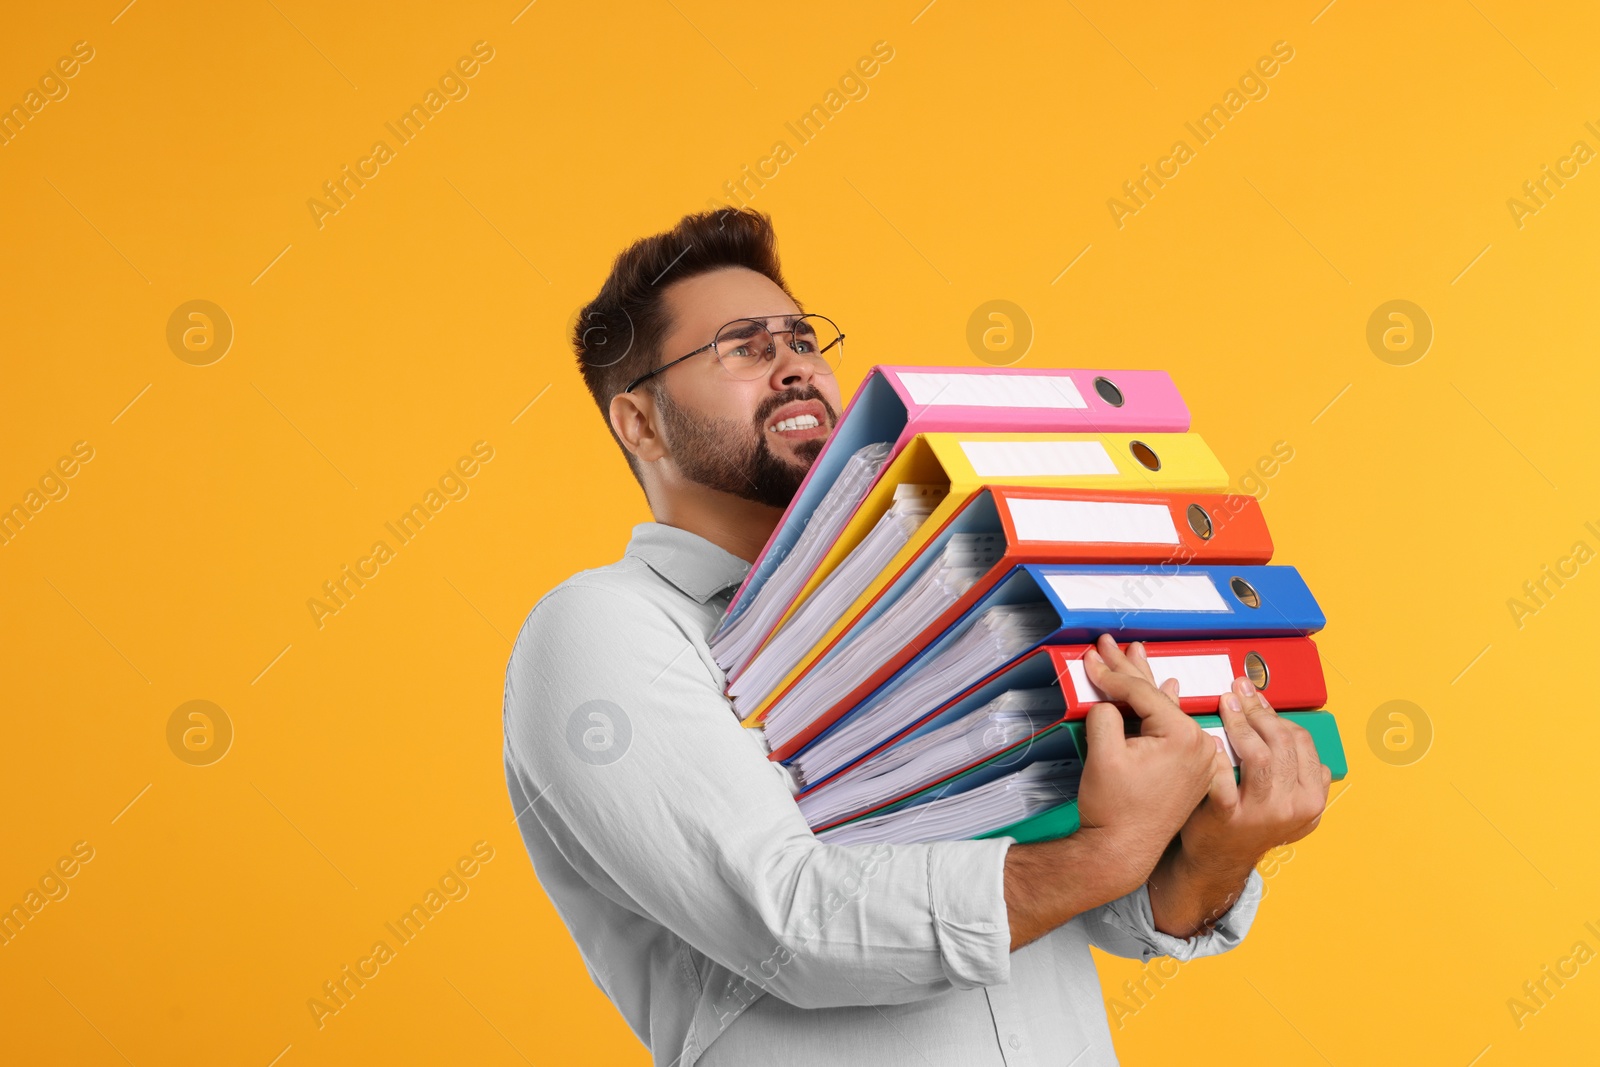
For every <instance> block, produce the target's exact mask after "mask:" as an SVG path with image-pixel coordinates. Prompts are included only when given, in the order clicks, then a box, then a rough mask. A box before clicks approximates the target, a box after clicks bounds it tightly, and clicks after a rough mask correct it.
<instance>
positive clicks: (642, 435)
mask: <svg viewBox="0 0 1600 1067" xmlns="http://www.w3.org/2000/svg"><path fill="white" fill-rule="evenodd" d="M609 414H610V417H611V428H612V429H613V430H615V431H616V434H617V437H618V438H619V439H621V441H622V445H623V447H624V448H626V449H627V450H628V451H629V452H632V453H633V454H634V457H635V458H637V459H638V460H640V461H641V462H644V463H650V462H653V461H655V460H658V459H660V458H661V457H663V456H665V455H666V454H667V449H666V445H665V443H664V442H663V441H662V440H661V431H660V429H659V428H658V427H657V425H656V405H655V399H654V398H653V397H651V396H650V394H649V393H641V392H636V393H618V394H617V395H616V396H614V397H612V398H611V409H610V412H609Z"/></svg>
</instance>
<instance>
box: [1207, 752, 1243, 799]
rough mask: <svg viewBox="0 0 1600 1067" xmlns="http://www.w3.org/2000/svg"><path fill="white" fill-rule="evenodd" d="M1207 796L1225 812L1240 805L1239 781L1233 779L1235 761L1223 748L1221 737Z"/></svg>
mask: <svg viewBox="0 0 1600 1067" xmlns="http://www.w3.org/2000/svg"><path fill="white" fill-rule="evenodd" d="M1206 797H1207V799H1208V800H1210V802H1211V803H1213V804H1215V805H1217V807H1219V808H1220V809H1222V810H1223V811H1224V812H1231V811H1232V810H1233V809H1234V808H1236V807H1238V806H1239V783H1237V782H1235V781H1234V780H1233V761H1232V760H1230V759H1228V754H1227V753H1226V752H1224V751H1223V750H1222V742H1221V740H1220V739H1219V740H1218V741H1217V755H1216V762H1215V764H1214V765H1213V770H1212V772H1211V787H1210V788H1209V789H1208V790H1207V791H1206Z"/></svg>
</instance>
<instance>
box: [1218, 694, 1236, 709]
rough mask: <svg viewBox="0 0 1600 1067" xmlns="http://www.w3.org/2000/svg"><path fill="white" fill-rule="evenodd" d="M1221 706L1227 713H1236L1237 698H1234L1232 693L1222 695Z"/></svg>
mask: <svg viewBox="0 0 1600 1067" xmlns="http://www.w3.org/2000/svg"><path fill="white" fill-rule="evenodd" d="M1222 706H1223V707H1224V708H1226V709H1227V710H1228V711H1238V710H1239V698H1238V697H1236V696H1234V695H1233V694H1232V693H1224V694H1222Z"/></svg>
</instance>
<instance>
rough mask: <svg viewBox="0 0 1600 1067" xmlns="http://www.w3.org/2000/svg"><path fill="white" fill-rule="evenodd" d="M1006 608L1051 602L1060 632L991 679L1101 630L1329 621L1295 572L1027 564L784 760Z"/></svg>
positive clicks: (1187, 632)
mask: <svg viewBox="0 0 1600 1067" xmlns="http://www.w3.org/2000/svg"><path fill="white" fill-rule="evenodd" d="M1008 604H1046V605H1048V606H1049V607H1050V608H1051V609H1053V610H1054V612H1055V614H1056V621H1057V625H1056V627H1055V630H1054V632H1053V633H1051V634H1050V635H1049V636H1047V637H1045V638H1044V640H1042V641H1039V642H1037V643H1036V644H1034V645H1032V646H1030V647H1028V648H1026V649H1023V650H1022V651H1020V652H1019V653H1018V654H1017V655H1016V656H1015V657H1013V658H1012V659H1010V660H1009V661H1007V662H1006V663H1005V664H1003V665H1001V666H1000V667H998V668H996V669H995V671H993V672H991V674H993V673H998V672H999V671H1003V670H1005V669H1007V668H1008V667H1010V666H1012V665H1014V664H1016V663H1017V662H1018V661H1019V660H1021V659H1022V658H1023V657H1025V656H1027V655H1028V654H1029V653H1031V652H1033V651H1035V650H1036V649H1038V648H1040V647H1043V646H1044V645H1066V644H1084V643H1089V642H1093V641H1094V640H1095V639H1097V638H1098V637H1099V636H1100V635H1101V634H1103V633H1109V634H1110V635H1111V636H1112V638H1113V639H1115V640H1116V641H1117V642H1118V643H1122V642H1126V641H1148V640H1156V641H1159V640H1163V639H1166V640H1200V639H1204V638H1223V637H1303V636H1309V635H1310V634H1314V633H1316V632H1317V631H1318V630H1320V629H1322V627H1323V625H1324V624H1325V623H1326V622H1327V619H1326V616H1324V615H1323V613H1322V609H1321V608H1320V607H1318V606H1317V601H1316V598H1315V597H1313V596H1312V595H1311V590H1310V589H1309V588H1308V587H1307V586H1306V583H1305V580H1304V579H1302V578H1301V577H1300V572H1299V571H1297V570H1296V569H1295V568H1293V567H1286V566H1225V565H1222V566H1204V567H1201V566H1180V565H1173V564H1132V565H1125V564H1105V563H1102V564H1087V563H1085V564H1073V563H1067V564H1063V563H1028V564H1023V565H1022V566H1019V567H1015V568H1013V569H1012V571H1011V573H1010V574H1009V575H1007V576H1006V577H1005V578H1004V579H1002V580H1001V581H1000V582H999V584H997V585H996V586H995V587H994V588H993V589H991V590H990V591H989V592H988V594H987V595H985V596H984V597H983V598H982V599H981V600H979V601H978V602H977V603H975V604H973V606H972V607H971V608H969V609H968V610H967V611H966V612H965V613H964V614H962V615H961V616H960V617H959V618H957V619H956V621H955V622H953V623H951V625H950V628H949V629H947V630H946V631H945V632H944V633H943V634H941V635H940V636H939V637H938V639H936V640H935V641H934V642H933V643H932V644H930V645H929V646H928V647H927V648H926V649H924V650H923V651H922V652H921V653H920V654H919V655H917V656H916V657H915V658H914V659H912V660H911V661H910V662H908V663H907V664H906V665H905V666H903V667H901V668H900V669H899V670H898V671H896V672H895V673H894V674H892V675H890V676H889V678H888V679H886V680H885V681H884V683H883V684H882V685H880V686H879V687H878V688H877V689H874V690H873V691H872V692H871V693H869V694H868V695H867V696H866V697H865V698H864V699H863V700H862V701H861V702H860V703H858V704H857V705H856V706H855V707H853V708H850V709H848V710H846V711H845V712H844V713H843V714H842V715H841V716H840V717H839V718H837V719H835V720H834V721H833V722H832V723H830V724H829V725H828V727H827V728H826V729H825V730H823V731H822V732H821V733H819V734H818V735H817V736H816V737H815V738H813V739H812V740H811V741H810V742H809V743H808V744H807V745H806V746H805V747H803V748H801V749H800V750H799V752H797V753H795V754H794V755H793V756H790V757H789V758H788V759H785V760H784V761H783V762H785V763H792V762H794V760H796V759H797V758H799V757H801V756H803V755H804V754H805V752H806V751H808V750H809V749H810V748H812V746H814V745H816V744H817V743H818V742H820V741H822V740H823V739H824V738H826V737H828V736H829V735H831V734H832V733H833V732H834V731H835V730H837V729H839V728H840V727H841V725H842V724H844V723H848V722H852V721H854V720H855V719H856V717H857V716H860V715H866V714H871V712H872V709H873V708H874V707H875V706H876V705H877V704H878V703H880V702H881V701H882V700H883V699H885V698H886V697H887V696H888V695H889V694H890V693H891V692H892V691H893V690H895V689H897V688H899V686H900V685H901V684H902V683H903V682H904V681H905V680H906V679H908V678H909V677H910V676H911V675H912V674H913V673H915V672H916V671H917V670H919V669H920V668H921V667H922V666H924V665H925V664H927V663H928V662H929V661H930V660H931V659H933V658H934V657H936V656H938V655H939V654H940V653H941V652H943V651H944V650H945V649H946V648H948V647H949V646H950V645H952V644H953V643H954V642H955V641H956V640H957V639H958V638H960V637H961V635H962V634H964V633H965V632H966V631H967V630H968V629H969V628H970V627H971V626H972V624H973V622H974V621H975V620H976V618H977V616H978V615H979V614H980V613H982V612H984V611H986V610H988V609H989V608H992V607H997V606H1000V605H1008ZM988 676H989V675H985V677H988ZM978 681H981V679H979V678H972V679H969V680H967V683H966V684H971V683H976V682H978ZM936 708H937V705H934V706H930V707H929V708H928V709H926V711H927V712H928V713H932V712H933V711H935V710H936ZM854 755H860V753H855V754H854ZM830 773H831V772H830ZM813 777H815V776H813ZM816 780H817V781H821V780H822V778H820V777H818V778H816Z"/></svg>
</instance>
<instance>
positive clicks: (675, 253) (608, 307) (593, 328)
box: [572, 207, 799, 487]
mask: <svg viewBox="0 0 1600 1067" xmlns="http://www.w3.org/2000/svg"><path fill="white" fill-rule="evenodd" d="M723 267H746V268H748V269H750V270H753V271H755V272H756V273H758V274H764V275H766V276H767V277H768V278H770V279H772V281H773V283H774V284H776V285H777V286H778V288H780V289H782V290H783V291H784V293H785V294H787V295H788V296H789V298H790V299H791V300H793V299H794V294H793V293H790V292H789V286H788V285H787V284H786V283H785V282H784V280H783V271H782V270H781V269H780V268H779V266H778V235H777V233H776V232H775V231H774V230H773V228H772V219H771V218H769V217H768V216H766V215H764V214H762V213H761V212H759V211H753V210H751V209H749V208H731V207H730V208H721V209H718V210H715V211H703V212H699V213H698V214H693V215H685V216H684V217H683V218H681V219H679V220H678V224H677V225H676V226H674V227H672V229H670V230H667V231H666V232H665V233H658V234H656V235H655V236H653V237H645V238H643V239H641V240H639V241H636V242H634V243H633V244H632V245H630V246H629V247H628V248H627V249H625V250H624V251H623V252H621V253H620V254H619V255H618V256H617V258H616V260H615V262H613V263H612V265H611V274H610V276H609V277H607V278H606V281H605V284H604V285H602V286H601V287H600V294H599V295H598V296H596V297H595V298H594V299H593V300H591V301H589V303H587V304H585V305H584V307H583V310H582V311H580V312H579V313H578V318H577V321H576V322H575V323H574V324H573V327H572V349H573V352H574V353H575V354H576V355H577V359H578V370H579V371H581V372H582V373H583V382H584V384H585V385H587V386H588V387H589V393H590V395H592V396H593V397H594V402H595V404H596V405H597V406H598V407H599V408H600V417H601V418H603V419H604V420H605V423H606V429H607V430H608V431H610V433H611V438H612V440H614V441H616V442H617V447H618V448H620V449H622V455H623V457H624V458H625V459H627V461H628V469H629V470H631V471H632V472H633V476H634V478H635V479H636V480H637V481H638V482H639V484H640V486H641V487H642V486H643V485H644V479H643V478H642V477H641V476H640V470H639V462H638V460H636V459H635V458H634V456H633V453H632V452H629V451H628V449H627V447H626V446H625V445H623V443H622V440H621V439H620V438H619V437H617V432H616V430H614V429H612V427H611V413H610V412H611V398H612V397H614V396H616V395H617V394H618V393H620V392H622V390H623V388H624V387H625V386H626V385H627V384H628V383H629V382H631V381H633V380H634V379H635V378H637V377H639V376H640V375H641V374H647V373H649V372H650V371H652V370H654V369H655V368H656V367H658V366H659V365H660V364H661V351H660V349H661V343H662V340H663V339H664V338H665V337H666V335H667V332H668V331H669V330H670V329H671V328H672V321H671V316H670V315H669V314H668V311H667V306H666V301H665V299H664V296H665V290H666V288H667V286H669V285H671V284H672V283H673V282H680V281H683V280H684V279H686V278H693V277H696V276H698V275H701V274H706V273H708V272H710V271H714V270H719V269H721V268H723ZM795 306H796V307H798V306H799V301H795ZM707 340H710V338H707ZM682 354H683V353H681V352H680V353H677V355H682ZM660 380H661V379H660V376H657V377H655V378H651V379H650V380H649V381H648V382H645V383H644V384H643V385H641V386H640V387H639V388H641V389H648V390H650V393H651V395H652V396H655V395H656V393H655V386H656V384H657V383H658V382H659V381H660Z"/></svg>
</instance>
